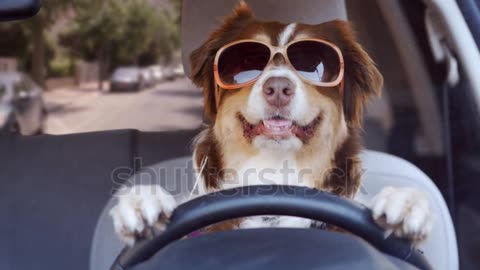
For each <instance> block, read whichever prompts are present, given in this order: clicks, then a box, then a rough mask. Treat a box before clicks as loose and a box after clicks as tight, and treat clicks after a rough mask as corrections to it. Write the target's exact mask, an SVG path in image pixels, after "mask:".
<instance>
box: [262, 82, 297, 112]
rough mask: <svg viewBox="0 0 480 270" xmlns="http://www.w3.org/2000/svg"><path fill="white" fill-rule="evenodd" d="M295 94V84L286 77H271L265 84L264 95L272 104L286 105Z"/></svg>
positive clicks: (277, 105)
mask: <svg viewBox="0 0 480 270" xmlns="http://www.w3.org/2000/svg"><path fill="white" fill-rule="evenodd" d="M294 95H295V86H294V84H293V82H292V81H291V80H289V79H287V78H285V77H271V78H270V79H268V80H267V81H266V82H265V83H264V84H263V97H264V98H265V100H266V101H267V103H268V104H270V105H272V106H276V107H283V106H286V105H288V104H289V103H290V101H292V99H293V96H294Z"/></svg>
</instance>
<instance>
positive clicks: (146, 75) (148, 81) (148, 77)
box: [140, 68, 156, 87]
mask: <svg viewBox="0 0 480 270" xmlns="http://www.w3.org/2000/svg"><path fill="white" fill-rule="evenodd" d="M140 72H141V73H142V76H143V79H144V81H145V86H146V87H152V86H154V85H155V84H156V82H155V78H154V75H153V73H152V70H151V69H149V68H142V69H141V70H140Z"/></svg>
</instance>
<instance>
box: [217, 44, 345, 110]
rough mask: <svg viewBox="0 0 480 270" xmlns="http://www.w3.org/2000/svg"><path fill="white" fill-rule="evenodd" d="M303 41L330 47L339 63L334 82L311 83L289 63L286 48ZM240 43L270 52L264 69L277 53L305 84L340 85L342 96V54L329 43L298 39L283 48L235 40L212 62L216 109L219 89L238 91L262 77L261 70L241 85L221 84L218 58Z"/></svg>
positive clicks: (218, 53) (343, 70)
mask: <svg viewBox="0 0 480 270" xmlns="http://www.w3.org/2000/svg"><path fill="white" fill-rule="evenodd" d="M304 41H315V42H319V43H322V44H325V45H327V46H329V47H331V48H332V49H333V50H334V51H335V52H336V53H337V55H338V59H339V61H340V63H339V65H340V71H339V74H338V76H337V79H335V81H333V82H315V81H312V80H309V79H307V78H305V77H304V76H303V75H301V74H300V72H298V71H297V70H296V69H295V67H294V66H293V65H292V63H291V62H290V59H289V57H288V54H287V51H288V48H289V47H290V46H291V45H293V44H296V43H299V42H304ZM240 43H258V44H262V45H264V46H265V47H267V48H268V49H269V50H270V59H269V60H268V62H267V64H266V65H265V67H267V66H268V65H269V64H271V62H272V61H273V57H274V56H275V55H276V54H277V53H280V54H282V55H283V57H284V59H285V60H286V62H287V64H288V65H289V66H290V67H292V69H293V70H294V72H295V73H296V74H297V75H298V76H299V77H300V78H301V79H302V80H303V81H305V82H307V83H309V84H313V85H316V86H322V87H335V86H338V85H340V93H341V95H343V82H344V81H343V78H344V75H345V62H344V60H343V54H342V52H341V51H340V49H339V48H338V47H337V46H336V45H335V44H333V43H330V42H328V41H326V40H323V39H317V38H307V39H300V40H294V41H292V42H290V43H288V44H287V45H285V46H273V45H270V44H267V43H265V42H261V41H258V40H253V39H242V40H237V41H235V42H231V43H228V44H226V45H225V46H223V47H222V48H220V49H219V50H218V52H217V54H216V55H215V61H214V64H213V73H214V78H215V84H216V87H215V88H216V89H215V102H216V103H217V104H216V105H217V107H218V104H219V102H220V100H219V99H220V90H221V89H220V88H222V89H225V90H233V89H239V88H243V87H246V86H249V85H252V84H254V83H255V82H256V81H257V80H258V78H260V76H262V74H263V72H264V71H265V70H263V71H262V72H261V73H260V74H259V75H258V76H257V77H256V78H254V79H252V80H250V81H248V82H245V83H241V84H234V85H229V84H225V83H223V81H222V80H221V79H220V74H219V72H218V61H219V59H220V56H221V55H222V53H223V52H224V51H225V50H226V49H228V48H230V47H232V46H234V45H237V44H240Z"/></svg>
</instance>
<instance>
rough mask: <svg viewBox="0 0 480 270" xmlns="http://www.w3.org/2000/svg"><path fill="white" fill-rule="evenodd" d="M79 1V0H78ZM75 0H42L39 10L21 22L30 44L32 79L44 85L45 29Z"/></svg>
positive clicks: (73, 3)
mask: <svg viewBox="0 0 480 270" xmlns="http://www.w3.org/2000/svg"><path fill="white" fill-rule="evenodd" d="M78 1H81V0H78ZM76 2H77V0H44V1H42V8H41V10H40V12H39V13H38V14H37V15H36V16H35V17H33V18H31V19H29V20H27V21H25V22H24V23H22V25H23V27H24V31H25V33H26V34H27V35H28V37H29V39H30V42H31V44H32V59H31V61H32V63H31V67H32V68H31V74H32V77H33V79H34V80H35V81H36V82H37V83H38V84H39V85H41V86H43V87H45V74H46V72H45V68H46V63H45V54H46V45H45V42H46V41H45V31H46V30H47V29H48V28H49V27H50V26H51V25H52V24H53V23H54V22H55V20H56V18H58V16H60V15H61V14H62V13H63V12H64V11H65V10H67V9H68V8H71V7H72V6H74V5H75V3H76Z"/></svg>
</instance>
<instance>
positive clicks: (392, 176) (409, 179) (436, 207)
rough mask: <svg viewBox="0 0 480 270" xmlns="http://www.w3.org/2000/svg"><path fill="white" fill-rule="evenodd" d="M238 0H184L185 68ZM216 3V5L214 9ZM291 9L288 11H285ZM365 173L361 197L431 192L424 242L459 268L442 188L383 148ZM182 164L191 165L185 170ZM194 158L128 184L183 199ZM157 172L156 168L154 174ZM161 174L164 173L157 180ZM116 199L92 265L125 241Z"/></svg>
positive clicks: (282, 14)
mask: <svg viewBox="0 0 480 270" xmlns="http://www.w3.org/2000/svg"><path fill="white" fill-rule="evenodd" d="M237 2H238V1H237V0H210V1H209V5H204V6H202V5H199V4H198V1H195V0H184V1H183V14H182V27H183V29H182V46H183V47H182V51H183V62H184V66H185V72H186V74H187V75H189V74H190V63H189V59H188V56H189V55H190V53H191V51H192V50H194V49H195V48H197V47H198V46H199V45H200V44H201V43H202V42H203V41H205V39H206V38H207V36H206V35H205V33H209V32H210V31H211V30H213V29H214V28H215V26H216V25H217V24H218V23H219V22H221V20H222V18H223V16H225V15H226V14H228V13H229V12H230V11H231V10H232V8H233V7H234V5H235V4H236V3H237ZM246 2H247V3H248V4H249V5H250V7H251V8H252V9H253V11H254V13H255V14H256V16H257V17H258V18H260V19H263V20H276V21H283V22H285V23H288V22H304V23H310V24H316V23H321V22H325V21H329V20H332V19H336V18H340V19H346V18H347V13H346V9H345V1H339V0H321V1H320V0H284V1H281V2H279V1H276V0H251V1H249V0H247V1H246ZM212 7H215V8H212ZM287 10H288V12H286V11H287ZM361 159H362V162H363V168H364V172H365V174H364V177H363V183H362V187H361V190H360V192H359V194H358V198H357V199H358V200H360V201H368V200H369V199H371V198H372V197H373V196H374V195H375V194H376V193H378V192H379V191H380V189H381V188H382V187H384V186H399V187H401V186H411V187H416V188H418V189H420V190H423V191H424V192H426V193H427V194H428V197H429V199H430V202H431V205H432V209H433V212H434V214H435V216H436V223H435V226H434V228H433V231H432V234H431V237H430V238H429V239H428V241H426V242H425V243H424V244H422V245H421V246H420V249H422V250H423V251H424V253H425V255H426V256H427V258H428V259H429V261H430V263H431V264H432V265H433V267H434V269H438V270H443V269H444V270H451V269H458V253H457V242H456V238H455V231H454V228H453V223H452V219H451V217H450V214H449V212H448V209H447V206H446V203H445V201H444V199H443V197H442V196H441V194H440V192H439V190H438V188H437V187H436V186H435V185H434V184H433V182H432V181H431V179H429V178H428V176H426V175H425V174H424V173H423V172H422V171H420V170H419V169H418V168H416V167H415V166H414V165H413V164H411V163H409V162H407V161H405V160H403V159H400V158H397V157H394V156H391V155H388V154H383V153H379V152H372V151H365V152H364V153H363V154H362V156H361ZM181 168H187V169H186V170H184V169H181ZM190 168H191V159H190V157H185V158H180V159H172V160H168V161H166V162H163V163H159V164H156V165H154V166H152V167H149V168H146V169H145V170H144V171H143V172H142V173H139V174H137V175H136V176H134V177H133V178H132V179H131V180H129V181H128V182H129V184H134V183H149V184H151V183H152V182H153V183H158V184H160V185H162V186H163V187H164V188H166V189H167V190H169V191H174V196H175V197H176V199H177V200H178V201H183V200H184V199H185V198H187V197H188V196H189V193H190V190H191V187H192V186H193V181H194V176H193V171H192V170H191V169H190ZM152 172H157V173H153V174H152ZM157 176H161V177H160V178H157ZM114 203H115V200H114V199H111V200H110V201H109V203H108V204H107V205H106V207H105V209H104V210H103V212H102V214H101V216H100V217H99V220H98V224H97V228H96V230H95V235H94V239H93V243H92V248H91V260H90V269H91V270H100V269H106V268H108V267H110V265H111V263H112V262H113V260H114V258H115V257H116V256H117V255H118V253H119V252H120V250H121V249H122V245H121V243H120V242H119V240H118V239H117V237H116V236H115V235H114V232H113V224H112V221H111V218H110V216H108V212H109V210H110V209H111V207H112V206H113V205H114Z"/></svg>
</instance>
